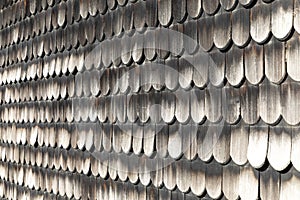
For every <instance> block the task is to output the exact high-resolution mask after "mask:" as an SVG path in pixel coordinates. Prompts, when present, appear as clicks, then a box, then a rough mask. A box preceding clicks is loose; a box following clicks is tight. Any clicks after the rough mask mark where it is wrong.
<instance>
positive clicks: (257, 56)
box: [244, 42, 264, 85]
mask: <svg viewBox="0 0 300 200" xmlns="http://www.w3.org/2000/svg"><path fill="white" fill-rule="evenodd" d="M244 55H245V60H244V62H245V76H246V78H247V80H248V81H249V82H250V83H251V84H253V85H256V84H258V83H260V82H261V81H262V79H263V76H264V63H263V62H264V60H263V47H262V46H260V45H257V44H255V43H254V42H252V43H250V44H249V45H248V46H247V47H246V48H245V50H244Z"/></svg>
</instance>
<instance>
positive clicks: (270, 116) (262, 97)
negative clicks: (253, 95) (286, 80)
mask: <svg viewBox="0 0 300 200" xmlns="http://www.w3.org/2000/svg"><path fill="white" fill-rule="evenodd" d="M258 106H259V111H260V117H261V118H262V120H264V121H265V122H266V123H268V124H275V123H276V122H277V121H278V120H279V118H280V114H281V106H280V88H279V86H278V85H276V84H273V83H270V82H269V81H264V82H263V83H262V84H261V85H260V87H259V101H258Z"/></svg>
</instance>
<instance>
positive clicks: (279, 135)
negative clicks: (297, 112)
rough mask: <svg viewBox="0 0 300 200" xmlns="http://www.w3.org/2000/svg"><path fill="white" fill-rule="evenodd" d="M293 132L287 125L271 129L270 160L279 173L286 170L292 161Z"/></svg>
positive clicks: (280, 124) (283, 124) (279, 125)
mask: <svg viewBox="0 0 300 200" xmlns="http://www.w3.org/2000/svg"><path fill="white" fill-rule="evenodd" d="M291 148H292V131H291V129H290V128H289V127H288V125H287V124H286V123H283V122H281V123H279V124H278V125H277V127H270V132H269V146H268V160H269V162H270V164H271V165H272V167H273V168H274V169H275V170H277V171H282V170H284V169H285V168H286V167H287V166H288V165H289V164H290V160H291V150H292V149H291Z"/></svg>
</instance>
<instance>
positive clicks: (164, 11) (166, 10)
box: [157, 0, 172, 26]
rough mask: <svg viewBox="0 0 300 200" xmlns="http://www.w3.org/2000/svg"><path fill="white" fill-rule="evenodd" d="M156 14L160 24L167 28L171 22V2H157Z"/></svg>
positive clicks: (161, 0)
mask: <svg viewBox="0 0 300 200" xmlns="http://www.w3.org/2000/svg"><path fill="white" fill-rule="evenodd" d="M157 12H158V20H159V22H160V24H161V25H163V26H169V25H170V23H171V20H172V0H157Z"/></svg>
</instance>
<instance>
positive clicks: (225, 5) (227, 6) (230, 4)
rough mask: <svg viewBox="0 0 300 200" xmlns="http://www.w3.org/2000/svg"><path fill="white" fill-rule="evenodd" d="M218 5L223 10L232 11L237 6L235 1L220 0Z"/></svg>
mask: <svg viewBox="0 0 300 200" xmlns="http://www.w3.org/2000/svg"><path fill="white" fill-rule="evenodd" d="M220 4H221V5H222V7H223V8H224V9H225V10H233V9H234V7H235V6H236V5H237V4H238V1H237V0H220Z"/></svg>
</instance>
